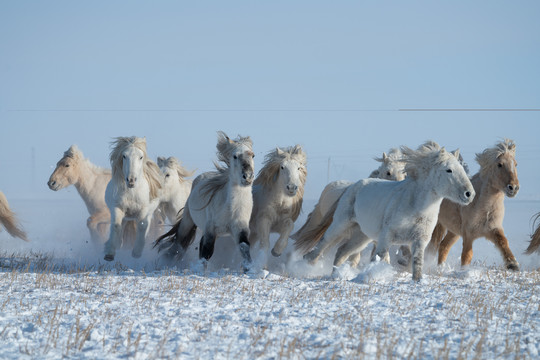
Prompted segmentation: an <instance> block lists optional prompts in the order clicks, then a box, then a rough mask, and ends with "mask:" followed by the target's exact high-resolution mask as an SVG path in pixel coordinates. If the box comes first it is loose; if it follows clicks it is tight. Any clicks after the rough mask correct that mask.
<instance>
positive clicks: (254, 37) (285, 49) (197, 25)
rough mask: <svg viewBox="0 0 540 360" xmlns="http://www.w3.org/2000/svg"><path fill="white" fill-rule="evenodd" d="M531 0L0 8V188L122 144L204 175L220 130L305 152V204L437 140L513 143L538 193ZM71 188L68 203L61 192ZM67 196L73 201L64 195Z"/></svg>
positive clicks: (18, 193)
mask: <svg viewBox="0 0 540 360" xmlns="http://www.w3.org/2000/svg"><path fill="white" fill-rule="evenodd" d="M539 19H540V2H538V1H514V2H509V1H474V2H471V1H452V2H439V1H311V0H310V1H266V2H262V1H190V2H187V1H151V2H150V1H127V0H126V1H123V0H118V1H86V2H81V1H77V2H75V1H24V0H19V1H0V124H1V126H0V168H1V169H2V170H1V173H0V189H1V190H2V191H4V192H5V193H6V195H7V196H8V198H10V197H32V196H36V197H38V196H39V197H49V196H50V197H53V196H76V195H75V194H74V193H73V192H70V193H66V192H64V193H63V195H60V194H53V193H52V192H51V191H50V190H48V188H47V187H46V181H47V179H48V177H49V175H50V173H51V172H52V170H53V168H54V166H55V164H56V162H57V161H58V159H59V158H60V157H61V155H62V153H63V152H64V151H65V150H66V149H67V148H68V147H69V145H71V144H77V145H78V146H79V147H80V148H81V150H82V151H83V152H84V154H85V155H86V156H87V157H89V158H90V159H91V160H92V161H93V162H94V163H96V164H98V165H101V166H108V165H109V163H108V154H109V151H110V149H109V143H110V141H111V139H112V138H113V137H116V136H130V135H137V136H146V137H147V141H148V152H149V154H150V156H151V157H153V158H156V157H157V156H158V155H159V156H170V155H174V156H176V157H177V158H179V159H180V160H181V161H182V162H183V163H184V164H185V165H186V166H187V167H188V168H197V169H198V171H206V170H209V169H211V168H212V161H213V160H214V159H215V142H216V131H217V130H224V131H225V132H227V133H228V134H229V135H231V136H236V135H237V134H241V135H250V136H251V137H252V138H253V141H254V148H255V153H256V155H257V156H256V160H257V162H256V165H260V162H261V160H262V159H263V157H264V154H265V153H266V152H267V151H269V150H271V149H272V148H274V147H275V146H288V145H293V144H296V143H299V144H301V145H303V146H304V148H305V150H306V152H307V154H308V161H309V163H308V184H307V188H306V197H308V198H317V197H318V196H319V194H320V192H321V190H322V188H323V187H324V185H325V184H326V182H327V181H328V180H336V179H348V180H357V179H359V178H362V177H366V176H367V175H368V174H369V173H370V172H371V170H373V169H374V168H376V167H377V166H378V163H376V162H375V161H374V160H373V157H375V156H380V155H381V153H382V151H386V150H388V149H389V148H391V147H396V146H399V145H402V144H403V145H408V146H411V147H416V146H417V145H419V144H420V143H421V142H423V141H425V140H428V139H433V140H435V141H437V142H439V143H440V144H441V145H444V146H446V147H447V148H449V149H451V150H453V149H455V148H458V147H459V148H461V150H462V153H463V155H464V156H465V159H466V161H467V162H468V163H469V164H470V167H471V169H472V171H473V172H474V171H476V170H477V169H478V167H477V165H476V164H475V163H474V154H475V153H476V152H480V151H482V150H483V149H484V148H486V147H488V146H492V145H493V144H494V143H495V142H496V141H498V140H500V139H502V138H505V137H507V138H511V139H514V140H515V141H516V143H517V159H518V162H519V166H518V171H519V175H520V179H521V183H522V184H521V185H522V190H521V192H520V194H519V195H518V198H521V199H531V198H534V199H540V181H538V179H540V161H539V160H540V144H539V141H538V137H539V134H540V131H539V130H540V112H539V111H436V112H433V111H400V109H492V110H495V109H506V110H508V109H521V110H523V109H540V21H539ZM66 194H68V195H66ZM69 194H71V195H69Z"/></svg>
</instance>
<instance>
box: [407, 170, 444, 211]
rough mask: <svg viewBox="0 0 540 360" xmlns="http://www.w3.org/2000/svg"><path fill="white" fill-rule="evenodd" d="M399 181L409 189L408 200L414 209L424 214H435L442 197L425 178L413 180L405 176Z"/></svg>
mask: <svg viewBox="0 0 540 360" xmlns="http://www.w3.org/2000/svg"><path fill="white" fill-rule="evenodd" d="M400 183H401V184H403V186H407V187H408V188H409V189H410V193H409V199H408V200H409V201H410V203H411V204H412V207H413V208H414V209H415V211H417V212H419V213H423V214H426V215H433V214H435V216H436V215H437V214H438V213H439V208H440V206H441V203H442V201H443V199H444V197H443V196H441V195H439V194H437V193H436V192H435V191H433V189H431V185H430V184H429V181H428V180H427V179H418V180H415V179H412V178H409V177H407V178H406V179H405V180H404V181H402V182H400Z"/></svg>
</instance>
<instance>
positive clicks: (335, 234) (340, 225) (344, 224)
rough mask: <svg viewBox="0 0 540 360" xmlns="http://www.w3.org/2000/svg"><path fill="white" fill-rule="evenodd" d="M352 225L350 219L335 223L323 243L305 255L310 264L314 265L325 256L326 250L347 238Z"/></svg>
mask: <svg viewBox="0 0 540 360" xmlns="http://www.w3.org/2000/svg"><path fill="white" fill-rule="evenodd" d="M351 225H352V223H351V222H350V220H349V219H345V220H342V221H336V218H334V221H333V222H332V224H331V225H330V227H329V228H328V230H326V232H325V233H324V235H323V237H322V239H321V241H319V243H318V244H317V245H316V246H315V248H314V249H313V250H311V251H310V252H308V253H307V254H306V255H304V259H305V260H307V261H308V262H309V263H310V264H312V265H314V264H315V263H316V262H317V261H318V260H319V258H320V257H321V256H322V255H323V254H324V252H325V251H326V249H328V248H330V247H332V246H334V245H335V244H337V243H338V242H339V241H340V240H341V239H343V238H344V237H345V236H347V232H348V230H349V229H350V227H351Z"/></svg>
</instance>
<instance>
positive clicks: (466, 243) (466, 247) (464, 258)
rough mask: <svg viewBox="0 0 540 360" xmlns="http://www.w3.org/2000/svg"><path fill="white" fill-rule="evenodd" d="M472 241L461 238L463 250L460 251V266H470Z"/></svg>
mask: <svg viewBox="0 0 540 360" xmlns="http://www.w3.org/2000/svg"><path fill="white" fill-rule="evenodd" d="M473 240H474V239H471V238H469V237H467V236H463V249H462V250H461V266H467V265H470V263H471V261H472V257H473V249H472V243H473Z"/></svg>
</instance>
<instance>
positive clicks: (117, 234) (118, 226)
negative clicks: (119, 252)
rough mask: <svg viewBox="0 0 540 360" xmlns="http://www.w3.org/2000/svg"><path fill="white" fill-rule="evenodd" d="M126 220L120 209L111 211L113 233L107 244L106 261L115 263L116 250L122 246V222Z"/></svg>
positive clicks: (111, 232)
mask: <svg viewBox="0 0 540 360" xmlns="http://www.w3.org/2000/svg"><path fill="white" fill-rule="evenodd" d="M123 218H124V212H123V211H122V210H120V209H119V208H114V209H113V211H111V231H110V235H109V240H107V242H106V243H105V257H104V259H105V260H106V261H113V260H114V255H115V254H116V249H117V248H118V247H119V246H120V244H121V241H122V220H123Z"/></svg>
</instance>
